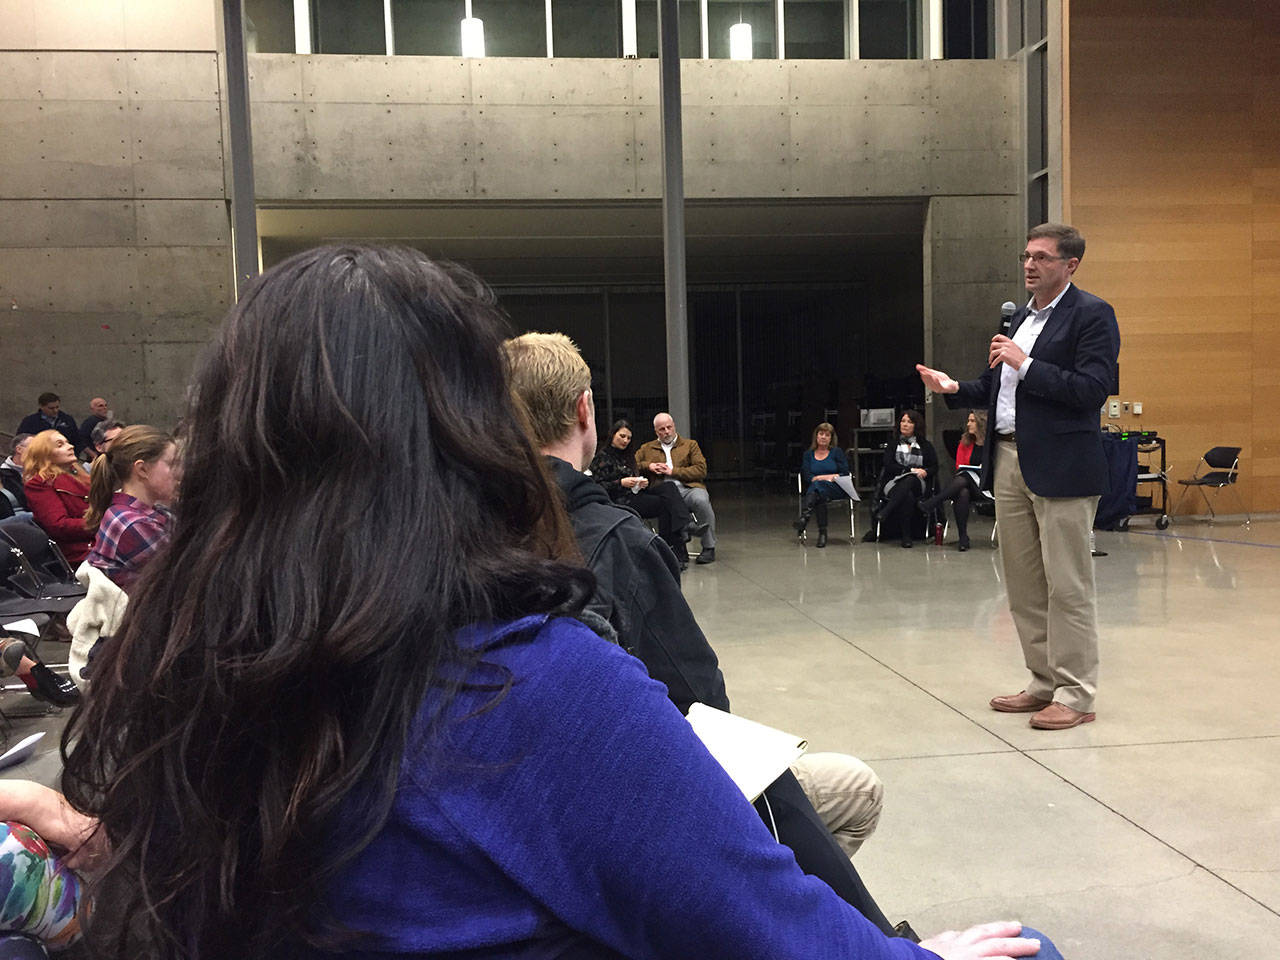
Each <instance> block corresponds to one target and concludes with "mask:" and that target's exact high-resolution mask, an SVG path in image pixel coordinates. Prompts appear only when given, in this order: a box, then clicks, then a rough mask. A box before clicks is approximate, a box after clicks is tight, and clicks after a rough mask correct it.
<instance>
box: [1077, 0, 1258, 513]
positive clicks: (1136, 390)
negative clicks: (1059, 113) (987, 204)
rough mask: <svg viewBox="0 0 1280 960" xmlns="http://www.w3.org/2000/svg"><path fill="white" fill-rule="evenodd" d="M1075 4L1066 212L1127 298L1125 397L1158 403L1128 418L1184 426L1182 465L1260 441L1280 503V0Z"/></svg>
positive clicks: (1099, 290) (1179, 447) (1090, 279)
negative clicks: (1212, 450)
mask: <svg viewBox="0 0 1280 960" xmlns="http://www.w3.org/2000/svg"><path fill="white" fill-rule="evenodd" d="M1064 6H1065V4H1064ZM1066 17H1067V19H1068V22H1067V34H1068V36H1069V40H1068V47H1067V56H1068V61H1069V78H1070V79H1069V87H1068V90H1067V93H1066V97H1067V103H1066V104H1065V106H1066V110H1065V111H1064V113H1065V114H1066V116H1067V118H1068V119H1067V120H1066V123H1068V124H1069V138H1068V142H1069V144H1070V147H1069V155H1068V156H1067V157H1065V158H1064V166H1065V167H1066V169H1065V170H1064V181H1065V182H1066V183H1067V184H1068V185H1069V187H1068V189H1067V190H1066V191H1065V192H1064V198H1063V204H1064V218H1065V219H1066V220H1067V222H1070V223H1074V224H1075V225H1076V226H1078V227H1079V228H1080V230H1081V231H1082V232H1083V233H1084V235H1085V239H1086V242H1087V245H1088V246H1087V251H1086V256H1085V258H1084V260H1083V262H1082V263H1081V266H1080V270H1079V271H1078V273H1077V279H1078V281H1079V283H1080V285H1081V286H1082V287H1083V288H1085V289H1087V290H1090V291H1091V292H1093V293H1096V294H1098V295H1099V296H1102V297H1104V298H1106V299H1107V300H1109V301H1110V302H1111V303H1112V304H1113V305H1114V306H1115V308H1116V315H1117V317H1118V319H1119V322H1120V335H1121V339H1122V343H1123V346H1122V348H1121V352H1120V371H1121V383H1120V388H1121V393H1120V396H1119V399H1121V400H1128V401H1133V400H1139V401H1142V403H1143V408H1144V409H1143V414H1142V416H1141V417H1134V416H1132V415H1124V416H1122V417H1121V419H1120V421H1119V422H1120V423H1122V424H1125V425H1132V426H1135V427H1142V428H1146V429H1157V430H1159V432H1160V434H1161V435H1162V436H1164V437H1166V438H1168V455H1169V459H1170V474H1171V476H1173V477H1175V478H1177V477H1185V476H1189V475H1190V473H1191V471H1192V469H1193V468H1194V466H1195V464H1196V461H1197V460H1198V459H1199V457H1200V455H1201V454H1202V453H1204V451H1205V450H1207V449H1208V448H1209V447H1211V446H1214V445H1215V444H1223V445H1227V444H1229V445H1232V446H1240V447H1243V448H1244V451H1243V453H1242V454H1241V456H1242V462H1243V471H1242V478H1241V482H1240V484H1239V492H1240V494H1241V496H1242V497H1243V499H1244V501H1245V503H1246V504H1247V505H1248V506H1249V507H1250V509H1252V510H1255V511H1264V510H1280V5H1278V4H1275V3H1274V2H1273V0H1070V5H1069V9H1068V10H1067V12H1066ZM1112 422H1115V421H1112ZM1172 492H1173V494H1174V496H1175V497H1176V495H1177V491H1176V490H1175V491H1172ZM1193 495H1194V491H1193ZM1228 496H1229V494H1228ZM1197 499H1198V498H1197ZM1188 502H1190V501H1188ZM1183 512H1192V511H1191V510H1190V509H1188V508H1185V507H1184V510H1183Z"/></svg>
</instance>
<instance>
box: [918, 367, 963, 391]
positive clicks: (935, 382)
mask: <svg viewBox="0 0 1280 960" xmlns="http://www.w3.org/2000/svg"><path fill="white" fill-rule="evenodd" d="M916 372H917V373H919V374H920V379H921V380H923V381H924V385H925V386H926V387H928V388H929V389H930V390H932V391H933V392H934V393H955V392H956V391H957V390H959V389H960V384H958V383H956V382H955V381H954V380H952V379H951V378H950V377H949V376H947V375H946V374H945V373H943V372H942V371H941V370H934V369H933V368H932V367H926V366H925V365H924V364H923V363H917V364H916Z"/></svg>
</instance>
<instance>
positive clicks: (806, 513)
mask: <svg viewBox="0 0 1280 960" xmlns="http://www.w3.org/2000/svg"><path fill="white" fill-rule="evenodd" d="M811 516H813V511H812V510H809V509H805V510H801V511H800V519H799V520H797V521H796V522H795V523H793V524H792V525H791V526H793V527H795V528H796V536H797V537H804V530H805V527H807V526H809V518H810V517H811Z"/></svg>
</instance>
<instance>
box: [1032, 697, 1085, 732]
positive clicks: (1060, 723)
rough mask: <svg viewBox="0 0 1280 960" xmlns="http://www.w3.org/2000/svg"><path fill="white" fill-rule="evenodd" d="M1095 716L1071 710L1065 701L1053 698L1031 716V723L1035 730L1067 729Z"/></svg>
mask: <svg viewBox="0 0 1280 960" xmlns="http://www.w3.org/2000/svg"><path fill="white" fill-rule="evenodd" d="M1097 716H1098V715H1097V714H1096V713H1081V712H1080V711H1079V710H1072V709H1071V708H1070V707H1068V706H1067V705H1066V704H1065V703H1058V701H1057V700H1055V701H1053V703H1051V704H1049V705H1048V706H1047V707H1045V708H1044V709H1043V710H1041V711H1040V712H1039V713H1037V714H1036V715H1035V716H1033V717H1032V718H1031V725H1032V726H1033V727H1035V728H1036V729H1037V730H1069V729H1071V728H1072V727H1078V726H1080V724H1082V723H1089V722H1090V721H1092V720H1095V719H1097Z"/></svg>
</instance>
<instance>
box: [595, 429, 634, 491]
mask: <svg viewBox="0 0 1280 960" xmlns="http://www.w3.org/2000/svg"><path fill="white" fill-rule="evenodd" d="M635 475H636V458H635V455H634V454H632V453H630V452H627V453H623V452H622V451H621V450H618V449H617V448H616V447H614V445H613V444H611V443H609V444H605V445H604V446H603V447H601V448H600V449H599V450H597V451H596V455H595V459H593V460H592V461H591V476H592V478H593V479H594V480H595V481H596V483H598V484H600V485H601V486H602V487H604V490H605V493H607V494H609V498H610V499H611V500H620V499H622V498H623V497H624V496H629V494H628V493H627V491H626V490H625V489H623V486H622V478H623V477H634V476H635Z"/></svg>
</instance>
